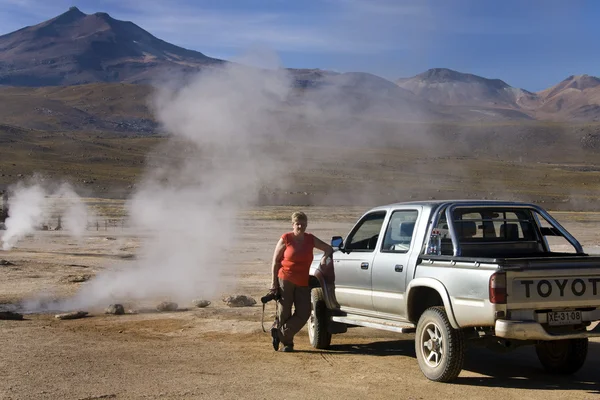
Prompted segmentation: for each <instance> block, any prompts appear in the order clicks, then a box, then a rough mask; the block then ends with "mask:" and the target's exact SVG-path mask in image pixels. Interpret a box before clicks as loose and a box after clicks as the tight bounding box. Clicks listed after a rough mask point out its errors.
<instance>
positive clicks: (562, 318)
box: [548, 311, 581, 326]
mask: <svg viewBox="0 0 600 400" xmlns="http://www.w3.org/2000/svg"><path fill="white" fill-rule="evenodd" d="M580 323H581V311H553V312H549V313H548V325H552V326H556V325H575V324H580Z"/></svg>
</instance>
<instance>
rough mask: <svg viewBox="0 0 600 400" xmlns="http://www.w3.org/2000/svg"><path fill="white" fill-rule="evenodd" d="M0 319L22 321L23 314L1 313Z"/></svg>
mask: <svg viewBox="0 0 600 400" xmlns="http://www.w3.org/2000/svg"><path fill="white" fill-rule="evenodd" d="M0 319H5V320H13V321H22V320H23V314H19V313H16V312H12V311H0Z"/></svg>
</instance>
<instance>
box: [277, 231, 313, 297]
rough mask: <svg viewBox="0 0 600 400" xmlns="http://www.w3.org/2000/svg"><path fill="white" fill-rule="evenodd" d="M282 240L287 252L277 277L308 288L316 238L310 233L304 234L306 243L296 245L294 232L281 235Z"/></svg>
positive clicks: (284, 254) (284, 253)
mask: <svg viewBox="0 0 600 400" xmlns="http://www.w3.org/2000/svg"><path fill="white" fill-rule="evenodd" d="M281 238H282V239H283V242H284V243H285V251H284V252H283V260H281V268H279V273H278V274H277V276H278V277H279V278H281V279H285V280H286V281H290V282H292V283H293V284H295V285H298V286H308V276H309V271H310V264H311V263H312V261H313V249H314V247H315V237H314V236H313V235H312V234H310V233H304V241H303V242H302V243H296V242H294V232H288V233H284V234H283V235H281Z"/></svg>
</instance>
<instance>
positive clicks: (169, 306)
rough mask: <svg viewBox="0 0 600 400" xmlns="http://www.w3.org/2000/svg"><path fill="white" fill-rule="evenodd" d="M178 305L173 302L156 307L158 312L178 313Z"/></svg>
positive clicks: (164, 302) (166, 302)
mask: <svg viewBox="0 0 600 400" xmlns="http://www.w3.org/2000/svg"><path fill="white" fill-rule="evenodd" d="M177 307H179V306H178V305H177V303H173V302H171V301H163V302H162V303H160V304H159V305H157V306H156V311H176V310H177Z"/></svg>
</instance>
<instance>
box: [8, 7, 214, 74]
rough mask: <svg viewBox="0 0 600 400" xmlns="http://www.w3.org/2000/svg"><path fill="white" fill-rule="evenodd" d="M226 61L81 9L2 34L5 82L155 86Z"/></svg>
mask: <svg viewBox="0 0 600 400" xmlns="http://www.w3.org/2000/svg"><path fill="white" fill-rule="evenodd" d="M222 63H223V61H222V60H218V59H214V58H210V57H207V56H205V55H204V54H202V53H199V52H197V51H191V50H186V49H184V48H181V47H178V46H174V45H172V44H170V43H167V42H165V41H163V40H160V39H158V38H156V37H154V36H152V35H151V34H150V33H148V32H146V31H145V30H143V29H142V28H140V27H138V26H137V25H135V24H134V23H132V22H126V21H119V20H116V19H114V18H112V17H111V16H109V15H108V14H106V13H95V14H89V15H88V14H84V13H82V12H81V11H79V9H77V8H76V7H71V8H70V9H69V10H68V11H67V12H65V13H64V14H61V15H59V16H57V17H55V18H52V19H50V20H48V21H45V22H42V23H40V24H37V25H34V26H28V27H25V28H23V29H20V30H18V31H15V32H12V33H9V34H7V35H3V36H0V84H4V85H18V86H49V85H74V84H82V83H92V82H127V83H141V82H149V81H152V80H154V79H160V77H161V76H162V75H164V74H166V73H186V72H193V71H197V70H199V69H201V68H204V67H207V66H214V65H219V64H222Z"/></svg>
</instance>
